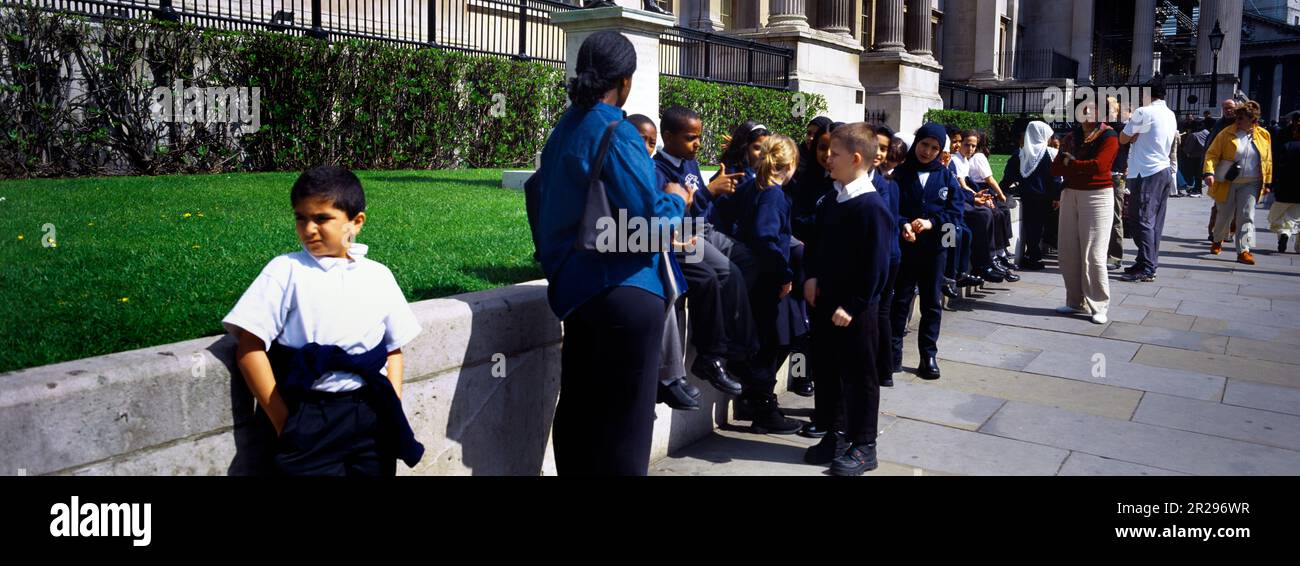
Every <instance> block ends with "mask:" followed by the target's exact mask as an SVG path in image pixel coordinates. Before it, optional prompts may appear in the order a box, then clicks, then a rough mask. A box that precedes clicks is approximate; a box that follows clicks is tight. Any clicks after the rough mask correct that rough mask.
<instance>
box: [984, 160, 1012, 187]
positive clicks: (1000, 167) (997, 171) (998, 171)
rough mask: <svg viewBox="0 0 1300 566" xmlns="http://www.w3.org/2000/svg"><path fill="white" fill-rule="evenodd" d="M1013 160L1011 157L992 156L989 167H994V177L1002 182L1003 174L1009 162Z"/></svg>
mask: <svg viewBox="0 0 1300 566" xmlns="http://www.w3.org/2000/svg"><path fill="white" fill-rule="evenodd" d="M1010 159H1011V156H1010V155H990V156H989V165H990V166H992V167H993V177H994V178H995V179H997V180H998V182H999V183H1001V182H1002V172H1003V171H1005V170H1006V168H1007V161H1008V160H1010Z"/></svg>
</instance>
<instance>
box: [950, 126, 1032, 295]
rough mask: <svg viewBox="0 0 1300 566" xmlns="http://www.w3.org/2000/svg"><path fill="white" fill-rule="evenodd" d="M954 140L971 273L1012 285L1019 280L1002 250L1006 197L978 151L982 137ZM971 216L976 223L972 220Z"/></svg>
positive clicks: (965, 134)
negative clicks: (969, 232) (969, 234)
mask: <svg viewBox="0 0 1300 566" xmlns="http://www.w3.org/2000/svg"><path fill="white" fill-rule="evenodd" d="M958 136H959V139H958V140H957V147H958V151H957V153H956V154H954V155H953V163H954V164H956V166H957V175H958V177H957V179H958V181H959V182H961V183H962V186H963V187H964V188H965V189H966V191H967V194H966V198H967V201H968V202H969V203H970V205H971V206H970V207H969V208H967V209H966V213H965V219H966V221H967V223H968V224H970V225H971V227H972V229H973V230H974V231H975V238H974V240H975V246H976V247H975V248H974V252H973V253H972V256H971V257H972V260H973V261H974V262H975V264H976V265H975V273H976V274H977V275H979V276H980V277H982V278H983V279H985V280H987V281H991V282H993V283H1002V282H1004V281H1005V282H1008V283H1015V282H1016V281H1019V280H1020V277H1019V276H1018V275H1016V274H1015V273H1014V271H1015V270H1014V268H1015V266H1014V265H1013V264H1012V263H1011V262H1010V260H1008V259H1007V258H1006V248H1007V247H1008V246H1010V245H1011V240H1010V238H1011V234H1010V232H1011V211H1010V209H1008V208H1007V207H1006V204H1005V203H1004V201H1005V200H1006V195H1005V194H1004V193H1003V192H1002V187H1001V186H1000V185H999V184H998V182H997V181H996V180H995V179H994V178H993V168H992V166H991V165H990V164H989V160H988V156H987V155H985V154H984V153H983V151H982V149H983V148H984V145H985V143H986V142H985V141H984V134H983V133H981V132H979V131H977V130H964V131H962V132H961V133H959V134H958ZM973 214H974V215H976V217H978V219H979V220H980V221H979V222H976V221H974V220H972V215H973Z"/></svg>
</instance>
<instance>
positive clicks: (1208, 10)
mask: <svg viewBox="0 0 1300 566" xmlns="http://www.w3.org/2000/svg"><path fill="white" fill-rule="evenodd" d="M1243 10H1244V7H1243V0H1201V20H1200V22H1199V23H1198V27H1197V41H1196V72H1197V73H1198V74H1202V75H1208V74H1210V73H1213V72H1214V70H1213V69H1212V68H1211V67H1213V66H1214V51H1213V50H1211V49H1210V32H1212V31H1214V23H1215V22H1216V21H1217V22H1218V23H1219V26H1220V29H1221V30H1222V31H1223V34H1224V38H1223V49H1222V50H1220V51H1219V74H1221V75H1231V76H1236V75H1237V71H1238V70H1239V68H1240V66H1239V65H1238V63H1239V61H1238V59H1239V58H1240V57H1241V17H1242V11H1243ZM1215 105H1216V106H1217V105H1218V103H1217V102H1216V103H1215Z"/></svg>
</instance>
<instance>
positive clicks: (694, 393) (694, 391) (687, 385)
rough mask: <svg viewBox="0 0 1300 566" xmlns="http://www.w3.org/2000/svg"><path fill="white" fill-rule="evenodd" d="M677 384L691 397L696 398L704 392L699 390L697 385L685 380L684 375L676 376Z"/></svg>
mask: <svg viewBox="0 0 1300 566" xmlns="http://www.w3.org/2000/svg"><path fill="white" fill-rule="evenodd" d="M677 384H678V385H680V386H681V387H682V391H684V392H686V395H687V396H689V397H690V398H691V399H696V400H698V399H699V398H700V396H701V395H703V394H704V393H703V392H702V391H700V388H699V387H696V386H694V385H691V382H690V381H687V379H686V378H685V377H679V378H677Z"/></svg>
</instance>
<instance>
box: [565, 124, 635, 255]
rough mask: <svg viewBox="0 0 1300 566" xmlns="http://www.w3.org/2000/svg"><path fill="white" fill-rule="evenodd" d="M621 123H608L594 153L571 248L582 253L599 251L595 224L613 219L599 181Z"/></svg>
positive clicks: (601, 182)
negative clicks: (584, 199)
mask: <svg viewBox="0 0 1300 566" xmlns="http://www.w3.org/2000/svg"><path fill="white" fill-rule="evenodd" d="M621 123H623V121H622V120H618V121H614V122H610V123H609V126H607V127H606V128H605V135H604V137H602V138H601V139H600V150H599V151H597V153H596V161H595V163H594V164H593V165H592V167H591V173H590V175H588V177H587V202H586V205H585V207H584V208H583V211H582V218H581V220H580V221H579V223H578V238H577V239H576V240H574V242H573V247H574V248H575V249H578V250H583V251H589V252H594V251H599V250H597V249H596V241H597V238H598V237H599V235H600V230H599V229H598V228H597V224H598V223H599V222H600V219H602V218H613V217H614V214H613V212H612V211H611V210H610V208H609V196H608V195H606V194H605V182H604V181H602V180H601V178H600V174H601V172H602V171H603V170H604V169H605V157H606V155H608V154H609V145H610V142H611V141H612V140H613V138H614V130H615V129H616V128H618V125H619V124H621Z"/></svg>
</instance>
